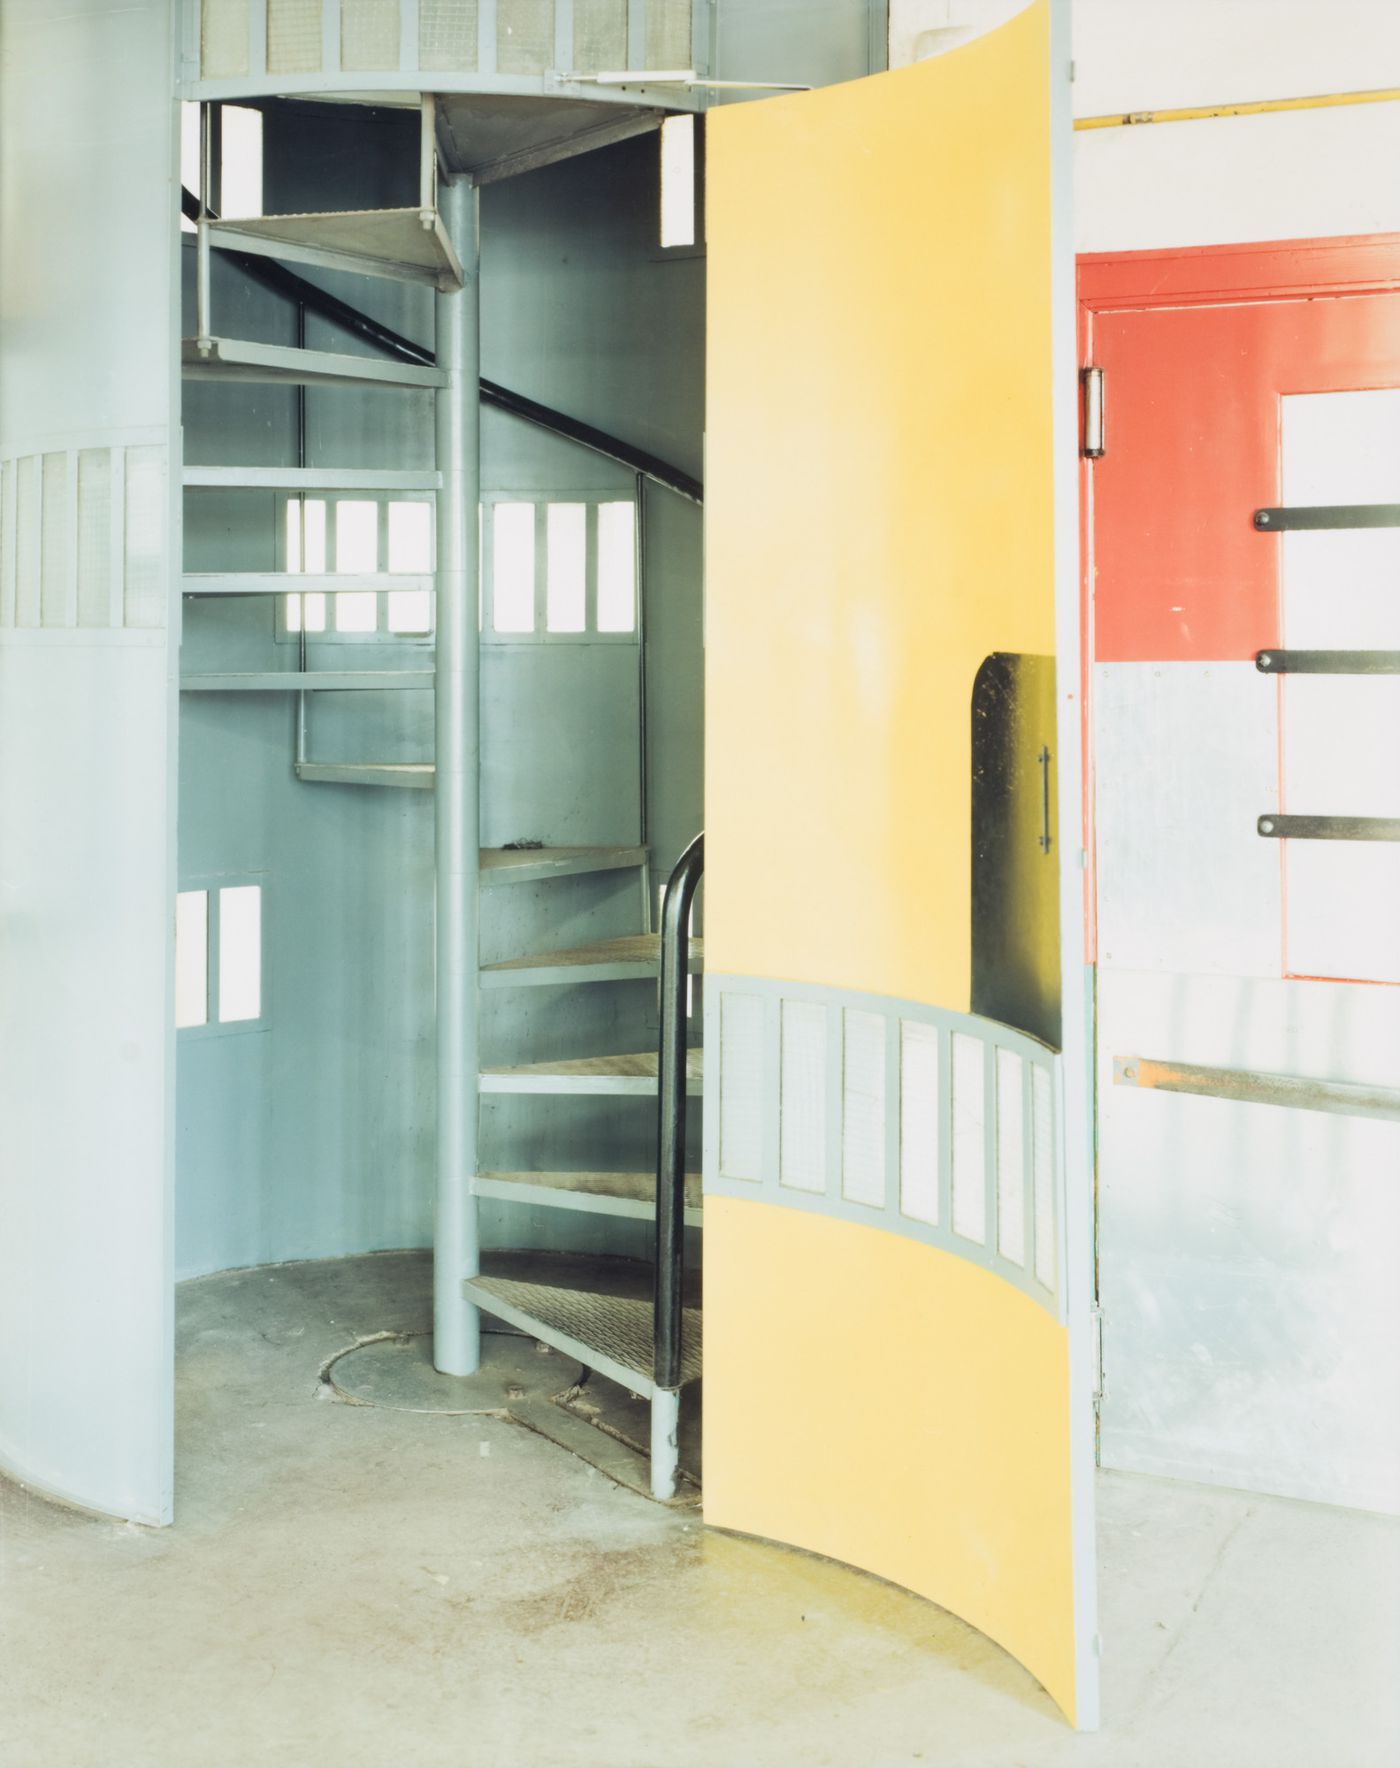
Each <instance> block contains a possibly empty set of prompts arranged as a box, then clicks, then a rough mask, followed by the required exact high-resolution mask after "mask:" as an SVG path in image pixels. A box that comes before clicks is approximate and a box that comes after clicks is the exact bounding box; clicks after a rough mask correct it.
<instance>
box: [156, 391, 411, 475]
mask: <svg viewBox="0 0 1400 1768" xmlns="http://www.w3.org/2000/svg"><path fill="white" fill-rule="evenodd" d="M303 390H304V389H303ZM181 483H182V484H183V485H184V487H185V489H186V491H192V490H196V489H199V490H209V489H214V488H217V489H220V490H230V489H242V490H249V491H300V492H306V491H342V492H350V491H437V490H439V489H440V488H441V486H442V474H441V473H438V472H428V473H425V472H398V471H396V470H394V469H393V468H383V469H381V468H377V467H205V466H189V465H186V466H185V468H184V471H183V473H182V474H181Z"/></svg>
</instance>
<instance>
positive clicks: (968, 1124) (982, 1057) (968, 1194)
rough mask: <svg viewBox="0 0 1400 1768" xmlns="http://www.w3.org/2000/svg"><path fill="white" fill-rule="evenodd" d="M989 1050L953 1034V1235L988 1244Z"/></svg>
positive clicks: (969, 1039)
mask: <svg viewBox="0 0 1400 1768" xmlns="http://www.w3.org/2000/svg"><path fill="white" fill-rule="evenodd" d="M986 1062H987V1050H986V1046H985V1045H984V1044H983V1043H982V1041H981V1039H980V1038H975V1037H967V1036H965V1035H964V1034H963V1033H962V1032H958V1031H955V1032H954V1033H953V1099H952V1111H953V1232H954V1233H955V1234H961V1235H962V1237H963V1239H964V1240H975V1241H977V1242H978V1244H979V1245H983V1246H985V1245H986V1242H987V1186H986V1175H987V1139H986V1138H987V1108H986V1093H985V1088H986Z"/></svg>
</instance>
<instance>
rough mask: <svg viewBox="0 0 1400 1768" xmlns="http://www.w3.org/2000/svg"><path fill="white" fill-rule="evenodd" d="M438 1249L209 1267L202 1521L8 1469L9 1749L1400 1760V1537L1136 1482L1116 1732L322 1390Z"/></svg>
mask: <svg viewBox="0 0 1400 1768" xmlns="http://www.w3.org/2000/svg"><path fill="white" fill-rule="evenodd" d="M425 1298H426V1265H425V1262H424V1260H423V1259H422V1258H421V1257H417V1256H410V1255H398V1254H385V1255H380V1256H378V1257H374V1258H368V1259H357V1260H348V1261H337V1262H334V1263H328V1264H319V1265H300V1266H283V1267H281V1268H279V1269H275V1270H265V1271H253V1272H242V1273H233V1274H229V1275H225V1276H219V1277H210V1278H204V1279H201V1280H200V1281H198V1282H195V1283H190V1284H188V1285H186V1286H185V1287H184V1288H183V1290H182V1292H181V1347H182V1349H181V1358H180V1408H179V1454H180V1461H179V1487H178V1503H179V1510H178V1516H177V1522H176V1526H175V1527H174V1528H173V1529H169V1530H165V1531H160V1532H153V1531H149V1530H144V1529H139V1528H134V1527H121V1526H115V1525H113V1524H111V1523H104V1522H100V1521H95V1520H93V1519H91V1518H89V1517H84V1516H79V1515H74V1514H72V1513H68V1512H65V1511H62V1510H58V1509H55V1508H53V1507H51V1506H49V1505H47V1504H45V1503H43V1502H41V1501H39V1500H37V1499H34V1498H31V1497H29V1496H27V1495H26V1494H25V1493H23V1492H22V1491H20V1490H18V1489H17V1488H15V1487H13V1486H6V1485H4V1484H3V1483H2V1482H0V1762H3V1764H4V1768H88V1765H89V1764H91V1765H93V1768H97V1765H99V1764H100V1765H101V1768H161V1765H164V1764H167V1763H169V1764H176V1763H178V1764H181V1765H182V1768H183V1765H185V1764H190V1763H198V1764H200V1765H201V1768H222V1765H224V1764H229V1765H233V1764H237V1765H238V1768H256V1765H259V1764H263V1763H269V1764H270V1763H274V1762H275V1763H277V1764H279V1765H281V1764H286V1765H288V1768H321V1765H322V1764H325V1765H326V1768H361V1765H363V1768H381V1765H382V1768H388V1765H389V1764H391V1763H405V1764H411V1765H412V1768H436V1765H437V1764H452V1765H453V1768H459V1765H461V1768H468V1765H469V1768H673V1765H674V1768H766V1765H768V1764H774V1765H779V1764H780V1765H783V1768H787V1765H789V1764H793V1765H796V1764H801V1765H802V1768H826V1765H831V1768H847V1765H851V1768H857V1765H858V1768H881V1765H883V1764H894V1763H908V1762H922V1763H927V1764H937V1765H939V1768H954V1765H957V1768H1058V1765H1060V1764H1075V1765H1076V1768H1108V1765H1111V1768H1148V1765H1151V1768H1185V1765H1189V1768H1294V1765H1296V1768H1380V1765H1381V1764H1385V1765H1386V1768H1393V1764H1395V1763H1396V1762H1400V1526H1397V1525H1396V1524H1394V1523H1390V1522H1387V1521H1384V1520H1381V1519H1377V1518H1374V1517H1368V1516H1363V1515H1358V1514H1355V1513H1348V1512H1340V1511H1330V1510H1326V1509H1322V1508H1318V1507H1315V1506H1310V1505H1305V1504H1294V1503H1287V1502H1282V1501H1277V1500H1269V1499H1260V1498H1251V1497H1248V1496H1245V1495H1241V1494H1239V1493H1234V1492H1226V1491H1216V1490H1211V1489H1207V1488H1204V1487H1193V1486H1188V1485H1180V1484H1175V1483H1169V1482H1164V1481H1156V1480H1148V1479H1140V1478H1131V1477H1127V1476H1114V1475H1105V1476H1103V1477H1102V1480H1101V1487H1100V1516H1101V1559H1102V1617H1103V1636H1104V1639H1105V1641H1106V1656H1105V1662H1104V1678H1105V1726H1104V1730H1103V1731H1102V1732H1101V1733H1100V1734H1099V1735H1098V1736H1096V1737H1076V1736H1075V1735H1073V1734H1072V1733H1071V1732H1069V1731H1068V1730H1067V1729H1066V1728H1065V1727H1064V1725H1063V1724H1062V1723H1061V1721H1060V1720H1059V1718H1058V1717H1057V1715H1056V1713H1055V1711H1054V1709H1053V1708H1052V1707H1051V1704H1050V1702H1049V1700H1048V1699H1047V1698H1046V1697H1045V1695H1044V1694H1043V1693H1042V1692H1041V1691H1040V1689H1039V1688H1038V1687H1037V1686H1036V1684H1035V1683H1034V1682H1033V1681H1032V1680H1031V1679H1030V1677H1029V1676H1027V1675H1026V1674H1025V1672H1024V1671H1022V1670H1021V1669H1019V1668H1018V1667H1017V1665H1015V1664H1014V1663H1013V1662H1012V1661H1011V1660H1010V1659H1009V1658H1007V1657H1006V1656H1005V1655H1004V1654H1003V1653H1002V1652H1001V1651H999V1650H998V1649H997V1648H996V1647H995V1646H993V1645H991V1644H989V1643H988V1642H987V1641H986V1640H984V1639H982V1638H981V1637H979V1636H978V1635H977V1634H976V1633H974V1632H972V1631H971V1630H970V1629H969V1628H967V1627H965V1626H963V1625H962V1624H961V1623H960V1622H958V1621H956V1620H954V1619H953V1618H952V1617H950V1616H949V1615H946V1614H944V1613H943V1612H941V1611H940V1610H938V1609H936V1608H933V1607H932V1606H930V1605H929V1604H927V1603H925V1602H921V1601H919V1600H918V1599H917V1598H915V1597H912V1596H908V1595H905V1594H903V1593H901V1592H900V1591H898V1590H896V1589H893V1588H891V1587H890V1586H888V1585H885V1584H881V1583H878V1582H876V1581H874V1580H872V1579H869V1578H866V1577H863V1576H861V1575H860V1574H857V1573H854V1572H850V1571H847V1570H844V1569H842V1568H840V1567H838V1566H835V1565H831V1564H829V1563H827V1562H825V1561H820V1560H814V1559H810V1558H807V1557H804V1556H802V1555H800V1554H796V1553H790V1552H786V1551H784V1550H782V1549H779V1548H775V1547H769V1546H765V1545H762V1544H760V1543H757V1542H754V1541H749V1540H741V1539H735V1538H732V1537H726V1536H723V1535H717V1534H710V1533H707V1532H706V1531H705V1530H704V1529H703V1528H702V1527H700V1526H699V1524H698V1521H697V1519H696V1517H695V1515H694V1513H693V1512H685V1511H668V1510H665V1509H663V1508H660V1507H658V1506H656V1505H653V1504H652V1503H650V1502H649V1501H647V1500H646V1499H644V1498H641V1497H638V1496H636V1495H635V1494H633V1493H631V1492H629V1491H625V1490H622V1489H620V1488H618V1487H617V1486H615V1485H613V1484H612V1483H611V1482H610V1481H609V1480H608V1479H606V1478H605V1477H604V1476H603V1475H602V1474H600V1473H599V1472H597V1471H596V1470H595V1469H593V1468H591V1467H589V1466H588V1465H586V1464H585V1463H584V1462H582V1461H580V1460H578V1459H576V1458H575V1457H573V1456H571V1455H569V1454H568V1453H567V1452H566V1451H564V1450H562V1449H560V1448H557V1447H556V1446H555V1445H553V1444H552V1443H549V1442H547V1441H544V1440H543V1439H542V1438H540V1437H538V1436H536V1435H533V1434H531V1433H530V1432H528V1431H526V1430H523V1429H521V1428H519V1427H518V1426H516V1425H513V1424H510V1423H507V1422H504V1421H501V1420H498V1419H493V1418H481V1417H469V1416H468V1417H463V1416H451V1417H449V1416H435V1415H432V1414H414V1413H404V1412H390V1411H383V1410H378V1409H374V1408H369V1407H362V1406H351V1405H346V1404H342V1403H339V1402H337V1401H336V1400H335V1399H334V1398H332V1397H330V1396H329V1395H328V1394H327V1393H326V1390H325V1389H324V1388H323V1387H322V1386H321V1384H320V1383H319V1382H318V1379H317V1373H318V1370H319V1368H320V1366H321V1364H322V1363H323V1362H324V1361H325V1360H326V1359H327V1358H328V1357H330V1356H332V1355H333V1354H334V1353H335V1352H336V1351H338V1350H340V1349H341V1348H343V1347H344V1346H345V1345H347V1344H349V1343H351V1342H352V1341H353V1340H354V1338H355V1337H356V1336H357V1335H359V1334H368V1333H371V1332H378V1331H384V1330H400V1331H413V1330H418V1329H421V1327H422V1325H423V1317H424V1308H425Z"/></svg>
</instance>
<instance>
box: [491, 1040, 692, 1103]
mask: <svg viewBox="0 0 1400 1768" xmlns="http://www.w3.org/2000/svg"><path fill="white" fill-rule="evenodd" d="M657 1060H658V1059H657V1053H656V1051H655V1050H641V1051H637V1052H635V1053H633V1052H628V1053H626V1054H623V1055H616V1056H577V1057H572V1058H557V1059H555V1060H554V1061H550V1062H523V1063H515V1064H512V1065H509V1066H505V1067H496V1068H484V1069H482V1071H481V1075H480V1079H479V1085H480V1089H481V1091H482V1092H484V1093H581V1094H588V1093H611V1094H620V1095H624V1096H627V1095H630V1096H634V1097H642V1098H650V1097H654V1096H655V1095H656V1092H657V1078H656V1077H657ZM685 1066H686V1089H685V1090H686V1092H687V1093H688V1094H691V1095H694V1094H697V1093H699V1092H700V1091H701V1090H702V1084H703V1080H704V1051H703V1049H691V1050H689V1051H687V1053H686V1064H685Z"/></svg>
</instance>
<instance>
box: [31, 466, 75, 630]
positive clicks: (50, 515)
mask: <svg viewBox="0 0 1400 1768" xmlns="http://www.w3.org/2000/svg"><path fill="white" fill-rule="evenodd" d="M43 497H44V516H43V522H44V533H43V540H42V542H41V545H42V549H43V550H42V552H41V553H40V558H39V619H40V623H41V624H42V625H44V626H66V625H67V624H68V548H69V546H70V544H71V541H72V537H71V535H70V534H69V532H68V456H67V455H66V454H46V455H45V456H44V491H43Z"/></svg>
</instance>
